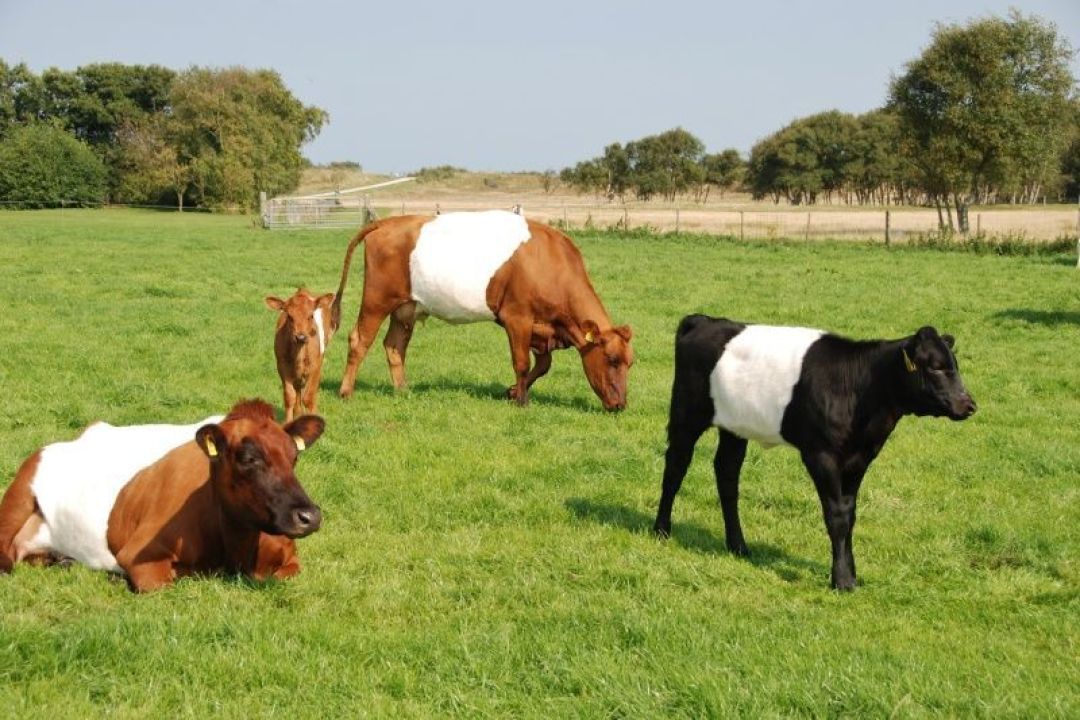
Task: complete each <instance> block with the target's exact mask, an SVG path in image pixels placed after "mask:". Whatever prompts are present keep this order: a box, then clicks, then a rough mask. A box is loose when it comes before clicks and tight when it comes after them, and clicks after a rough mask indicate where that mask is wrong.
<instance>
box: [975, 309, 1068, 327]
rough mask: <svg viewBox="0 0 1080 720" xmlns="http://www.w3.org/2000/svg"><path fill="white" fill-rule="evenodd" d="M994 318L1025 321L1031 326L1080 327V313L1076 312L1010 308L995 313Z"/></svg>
mask: <svg viewBox="0 0 1080 720" xmlns="http://www.w3.org/2000/svg"><path fill="white" fill-rule="evenodd" d="M993 317H995V318H1008V319H1010V320H1023V321H1024V322H1026V323H1029V324H1031V325H1080V312H1077V311H1075V310H1029V309H1026V308H1010V309H1008V310H1002V311H1000V312H996V313H994V315H993Z"/></svg>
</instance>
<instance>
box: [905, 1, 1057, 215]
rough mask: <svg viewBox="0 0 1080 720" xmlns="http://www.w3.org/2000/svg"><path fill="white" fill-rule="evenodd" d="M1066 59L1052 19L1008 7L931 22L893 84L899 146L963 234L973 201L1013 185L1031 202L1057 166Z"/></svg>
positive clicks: (927, 188)
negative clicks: (926, 41)
mask: <svg viewBox="0 0 1080 720" xmlns="http://www.w3.org/2000/svg"><path fill="white" fill-rule="evenodd" d="M1071 57H1072V50H1071V49H1070V47H1069V45H1068V43H1067V42H1066V41H1065V40H1064V39H1063V38H1061V37H1059V35H1058V32H1057V29H1056V28H1055V27H1054V25H1053V24H1050V23H1046V22H1044V21H1042V20H1040V19H1038V18H1036V17H1034V16H1031V17H1025V16H1024V15H1022V14H1021V13H1020V12H1018V11H1015V10H1014V11H1012V12H1010V13H1009V17H1008V19H1002V18H996V17H991V18H987V19H984V20H977V21H974V22H970V23H968V24H967V25H964V26H959V25H939V26H938V27H937V29H936V30H935V31H934V35H933V39H932V42H931V44H930V46H929V47H928V48H927V49H926V50H925V51H924V52H923V53H922V55H921V56H920V57H919V58H917V59H916V60H913V61H911V62H910V63H908V64H907V67H906V72H905V73H904V74H903V75H901V76H900V77H897V78H894V80H893V81H892V84H891V86H890V90H889V107H890V108H891V109H892V110H894V111H895V112H896V113H897V115H898V118H899V127H900V134H901V139H902V148H903V151H904V153H905V154H906V155H907V156H908V157H909V158H910V159H911V161H912V162H913V163H914V165H915V167H916V168H917V169H918V173H919V178H920V182H921V184H922V186H923V189H924V190H925V191H926V192H927V193H928V194H929V195H930V196H931V197H933V198H934V199H935V200H936V201H937V202H938V203H939V210H940V203H941V202H944V203H945V206H946V210H948V208H949V205H950V203H951V204H952V205H953V206H955V208H956V211H957V218H958V221H959V226H960V230H961V231H964V232H966V231H967V229H968V223H967V207H968V206H969V205H970V204H971V203H973V202H976V201H977V200H978V199H979V198H984V197H987V196H988V195H989V194H990V193H991V192H992V191H993V190H995V189H1008V188H1013V189H1014V190H1016V189H1018V188H1021V187H1022V188H1024V193H1025V195H1026V197H1027V198H1028V199H1031V200H1034V199H1035V198H1037V197H1038V196H1039V195H1040V192H1041V187H1040V186H1041V185H1042V183H1044V182H1045V180H1046V179H1047V176H1048V174H1049V172H1050V171H1051V170H1052V169H1054V170H1056V168H1055V164H1056V162H1057V159H1058V158H1059V157H1060V156H1061V152H1062V150H1063V145H1064V138H1066V133H1065V132H1064V128H1065V123H1066V122H1067V119H1068V110H1069V94H1070V93H1071V92H1072V91H1073V89H1074V87H1075V79H1074V78H1073V77H1072V74H1071V72H1070V70H1069V61H1070V59H1071ZM948 218H949V222H950V224H951V223H952V215H951V213H950V214H949V215H948Z"/></svg>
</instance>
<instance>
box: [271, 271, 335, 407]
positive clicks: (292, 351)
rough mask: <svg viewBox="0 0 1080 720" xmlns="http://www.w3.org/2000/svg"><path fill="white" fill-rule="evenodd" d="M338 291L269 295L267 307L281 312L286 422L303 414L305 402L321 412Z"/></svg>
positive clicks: (277, 348) (277, 336) (278, 346)
mask: <svg viewBox="0 0 1080 720" xmlns="http://www.w3.org/2000/svg"><path fill="white" fill-rule="evenodd" d="M333 301H334V294H333V293H328V294H326V295H320V296H319V297H315V296H314V295H312V294H311V293H310V292H309V291H308V290H307V289H306V288H298V289H297V291H296V292H295V293H293V295H292V297H290V298H289V299H288V300H282V299H281V298H277V297H274V296H273V295H269V296H267V298H266V306H267V307H268V308H270V309H271V310H277V311H278V312H279V315H278V319H277V327H276V329H275V331H274V356H275V357H276V358H277V369H278V375H280V376H281V388H282V394H283V395H284V403H285V422H289V421H290V420H292V419H293V418H294V417H296V416H297V415H299V414H300V410H301V403H302V404H303V406H304V407H306V408H307V409H308V412H311V413H316V412H318V411H319V409H318V402H319V381H320V379H321V378H322V363H323V356H324V355H325V354H326V346H327V345H329V344H330V338H331V337H333V335H334V327H333V326H332V324H331V323H330V304H331V303H332V302H333Z"/></svg>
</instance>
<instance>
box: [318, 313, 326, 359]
mask: <svg viewBox="0 0 1080 720" xmlns="http://www.w3.org/2000/svg"><path fill="white" fill-rule="evenodd" d="M325 312H326V308H321V307H317V308H315V327H316V328H317V329H318V331H319V354H320V355H325V354H326V319H325V317H324V315H323V313H325Z"/></svg>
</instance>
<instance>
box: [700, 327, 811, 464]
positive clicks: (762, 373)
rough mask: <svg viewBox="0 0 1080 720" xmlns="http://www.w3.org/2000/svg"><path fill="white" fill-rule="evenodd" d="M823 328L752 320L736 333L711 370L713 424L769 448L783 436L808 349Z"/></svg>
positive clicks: (781, 440) (710, 385)
mask: <svg viewBox="0 0 1080 720" xmlns="http://www.w3.org/2000/svg"><path fill="white" fill-rule="evenodd" d="M822 334H823V333H822V331H821V330H813V329H810V328H798V327H775V326H772V325H749V326H747V328H746V329H745V330H743V331H742V332H741V333H739V334H738V335H736V336H735V337H734V338H732V339H731V340H730V341H729V342H728V344H727V345H726V346H725V348H724V352H723V354H721V355H720V360H719V361H717V363H716V367H715V368H713V371H712V373H711V374H710V375H709V395H710V396H711V397H712V401H713V407H714V409H715V415H714V416H713V424H714V425H716V426H717V427H722V428H724V429H725V430H729V431H730V432H732V433H734V434H736V435H738V436H739V437H743V438H746V439H747V440H756V441H758V442H760V443H761V444H762V445H764V446H766V447H771V446H773V445H780V444H786V442H785V440H784V438H783V437H781V436H780V425H781V423H782V422H783V420H784V411H785V410H786V409H787V406H788V403H790V402H791V395H792V392H793V391H794V389H795V384H796V383H797V382H798V381H799V375H800V373H801V372H802V363H803V357H804V356H805V355H806V351H807V349H808V348H809V347H810V345H811V344H813V343H814V341H816V340H817V339H818V338H820V337H821V336H822Z"/></svg>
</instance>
